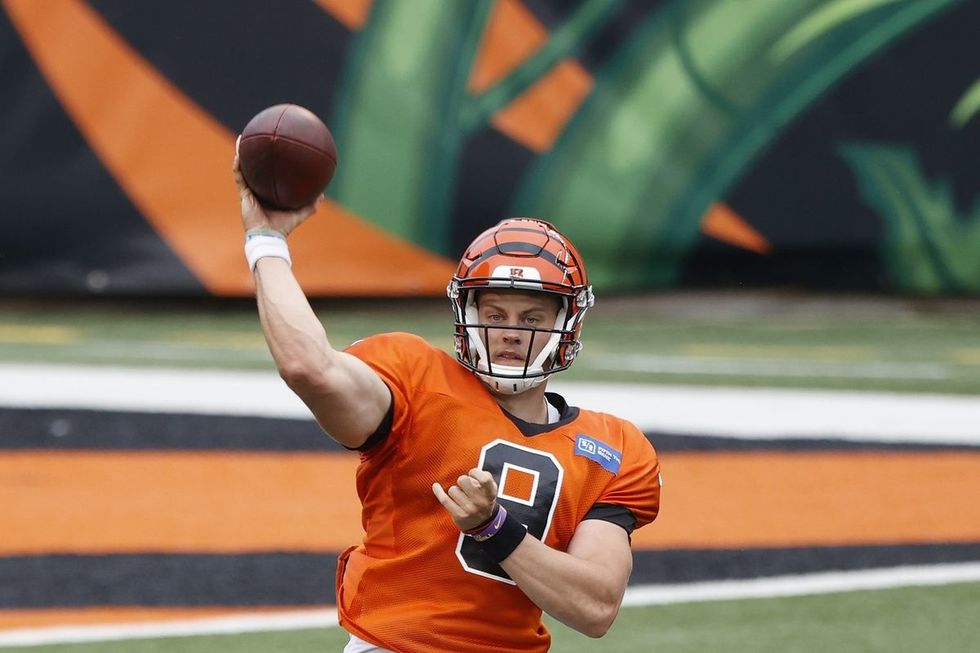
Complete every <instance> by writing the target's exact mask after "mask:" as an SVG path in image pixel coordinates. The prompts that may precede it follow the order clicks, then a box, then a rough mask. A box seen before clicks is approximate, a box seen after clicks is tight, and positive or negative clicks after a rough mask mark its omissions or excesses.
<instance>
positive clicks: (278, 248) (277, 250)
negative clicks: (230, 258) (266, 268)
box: [245, 232, 293, 272]
mask: <svg viewBox="0 0 980 653" xmlns="http://www.w3.org/2000/svg"><path fill="white" fill-rule="evenodd" d="M266 256H272V257H274V258H281V259H284V260H285V261H286V263H288V264H289V267H292V266H293V260H292V259H291V258H289V246H288V245H286V239H285V238H283V237H282V236H279V235H274V234H271V233H268V232H264V233H256V234H248V235H247V236H245V260H247V261H248V269H249V270H252V271H253V272H254V271H255V264H256V263H258V262H259V259H260V258H263V257H266Z"/></svg>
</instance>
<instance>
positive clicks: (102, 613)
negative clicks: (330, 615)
mask: <svg viewBox="0 0 980 653" xmlns="http://www.w3.org/2000/svg"><path fill="white" fill-rule="evenodd" d="M298 607H300V608H302V609H304V610H309V609H312V607H313V606H306V605H304V606H298ZM316 607H322V608H326V607H328V606H316ZM296 609H297V607H292V606H287V607H283V606H271V607H254V608H228V607H217V608H215V607H204V608H129V607H115V608H55V609H38V610H0V630H3V629H11V628H39V627H43V626H81V625H88V624H100V625H104V624H137V623H161V622H163V623H165V622H168V621H184V620H189V619H207V618H210V617H241V616H248V615H252V614H262V615H267V614H270V613H276V612H283V613H288V612H293V611H295V610H296Z"/></svg>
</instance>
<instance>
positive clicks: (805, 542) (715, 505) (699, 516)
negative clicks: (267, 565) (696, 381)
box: [0, 451, 980, 556]
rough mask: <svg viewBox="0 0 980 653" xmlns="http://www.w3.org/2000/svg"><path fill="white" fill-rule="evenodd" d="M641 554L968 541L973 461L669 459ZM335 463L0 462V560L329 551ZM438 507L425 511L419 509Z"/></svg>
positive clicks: (809, 456) (340, 465)
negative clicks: (5, 557) (43, 556)
mask: <svg viewBox="0 0 980 653" xmlns="http://www.w3.org/2000/svg"><path fill="white" fill-rule="evenodd" d="M662 460H663V470H664V481H665V486H664V491H663V508H662V511H661V515H660V517H659V518H658V519H657V521H656V522H654V524H653V525H652V526H649V527H647V528H644V529H641V530H640V531H637V532H636V533H635V534H634V538H633V542H634V545H635V547H636V548H639V549H665V548H714V549H723V548H739V547H795V546H831V545H862V544H928V543H952V542H976V541H980V504H978V502H976V501H975V497H977V496H980V454H978V453H881V452H851V453H847V452H835V453H767V452H750V453H667V454H664V455H663V456H662ZM356 465H357V457H356V456H354V455H352V454H340V453H254V452H249V453H227V452H165V453H161V452H150V453H139V452H135V453H134V452H88V451H54V452H31V451H26V452H8V453H3V454H0V524H2V532H0V555H8V556H9V555H31V554H41V553H82V554H97V553H139V552H190V553H247V552H255V551H314V552H338V551H340V550H342V549H343V548H345V547H346V546H347V545H349V544H351V543H354V542H357V541H359V540H360V538H361V534H362V532H361V528H360V518H359V506H358V501H357V497H356V494H355V490H354V472H355V468H356ZM438 509H439V507H438V506H437V505H436V504H435V503H433V510H438Z"/></svg>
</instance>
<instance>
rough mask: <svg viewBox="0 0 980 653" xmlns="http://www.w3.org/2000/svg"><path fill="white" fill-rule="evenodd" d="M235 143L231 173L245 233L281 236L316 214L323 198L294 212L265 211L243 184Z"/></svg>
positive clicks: (320, 197)
mask: <svg viewBox="0 0 980 653" xmlns="http://www.w3.org/2000/svg"><path fill="white" fill-rule="evenodd" d="M239 140H241V136H239V137H238V140H236V141H235V160H234V161H233V162H232V164H231V173H232V175H234V177H235V185H236V186H238V199H239V201H240V203H241V209H242V226H243V227H244V228H245V231H246V232H247V231H251V230H252V229H272V230H275V231H278V232H279V233H281V234H282V235H283V236H288V235H289V233H290V232H291V231H292V230H293V229H295V228H296V227H298V226H299V225H301V224H302V223H303V222H304V221H305V220H306V219H307V218H309V217H310V216H311V215H313V214H314V213H316V210H317V207H318V206H319V205H320V203H321V202H322V201H323V196H319V197H317V199H316V201H314V202H313V203H312V204H309V205H307V206H304V207H302V208H299V209H296V210H295V211H277V210H274V209H267V208H265V207H264V206H262V204H261V203H259V200H258V199H257V198H256V197H255V194H254V193H252V189H251V188H249V187H248V184H246V183H245V177H243V176H242V170H241V167H240V166H239V163H238V141H239Z"/></svg>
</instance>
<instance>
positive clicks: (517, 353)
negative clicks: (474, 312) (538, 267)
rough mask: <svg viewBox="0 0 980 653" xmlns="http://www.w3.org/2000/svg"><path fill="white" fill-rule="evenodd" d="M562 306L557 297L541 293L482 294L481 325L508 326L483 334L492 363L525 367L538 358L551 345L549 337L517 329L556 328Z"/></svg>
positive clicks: (545, 334) (490, 292)
mask: <svg viewBox="0 0 980 653" xmlns="http://www.w3.org/2000/svg"><path fill="white" fill-rule="evenodd" d="M560 306H561V300H559V299H558V298H557V297H553V296H551V295H548V294H545V293H540V292H527V291H522V290H483V291H481V292H480V294H479V296H478V297H477V309H478V311H479V318H480V324H490V325H499V326H501V327H504V328H499V329H486V330H485V332H484V333H482V334H481V335H482V337H483V338H485V339H486V340H487V342H486V346H487V351H488V352H489V353H490V362H491V363H492V364H494V365H510V366H514V367H523V366H524V364H525V362H529V361H533V360H534V359H535V358H537V356H538V354H540V353H541V350H542V349H544V346H545V345H546V344H547V343H548V336H549V334H547V333H534V332H532V331H529V330H527V329H521V328H513V327H533V328H538V329H551V328H554V326H555V320H556V319H557V318H558V310H559V308H560ZM507 327H511V328H507ZM528 350H530V356H528Z"/></svg>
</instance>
